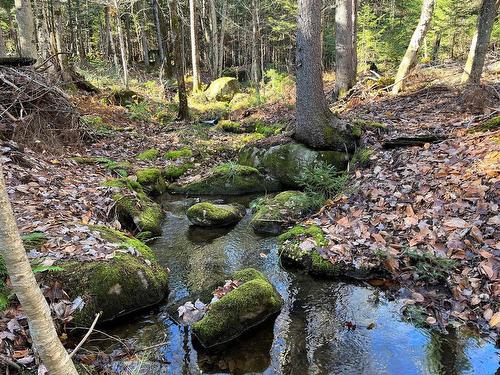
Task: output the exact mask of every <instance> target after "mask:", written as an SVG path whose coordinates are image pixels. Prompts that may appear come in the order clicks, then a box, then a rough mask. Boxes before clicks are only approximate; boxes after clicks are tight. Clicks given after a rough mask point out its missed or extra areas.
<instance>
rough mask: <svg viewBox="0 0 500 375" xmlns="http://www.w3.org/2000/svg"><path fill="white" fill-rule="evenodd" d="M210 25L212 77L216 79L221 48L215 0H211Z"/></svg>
mask: <svg viewBox="0 0 500 375" xmlns="http://www.w3.org/2000/svg"><path fill="white" fill-rule="evenodd" d="M210 19H211V22H210V25H211V31H212V33H211V43H210V47H211V50H212V78H213V79H216V78H217V77H218V75H217V67H218V66H219V49H218V48H217V9H216V6H215V0H210Z"/></svg>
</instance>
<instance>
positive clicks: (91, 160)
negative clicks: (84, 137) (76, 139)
mask: <svg viewBox="0 0 500 375" xmlns="http://www.w3.org/2000/svg"><path fill="white" fill-rule="evenodd" d="M71 160H73V161H75V162H77V163H78V164H87V165H95V164H107V163H111V162H112V160H111V159H109V158H106V157H101V156H73V157H72V158H71Z"/></svg>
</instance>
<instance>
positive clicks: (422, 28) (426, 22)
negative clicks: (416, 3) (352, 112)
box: [392, 0, 436, 95]
mask: <svg viewBox="0 0 500 375" xmlns="http://www.w3.org/2000/svg"><path fill="white" fill-rule="evenodd" d="M435 3H436V0H424V2H423V4H422V11H421V13H420V20H419V21H418V25H417V28H416V29H415V31H414V32H413V36H412V37H411V41H410V44H409V45H408V48H407V49H406V53H405V55H404V57H403V60H401V64H400V65H399V69H398V72H397V74H396V77H395V79H394V81H395V84H394V87H393V88H392V93H393V94H394V95H396V94H397V93H399V92H400V91H401V90H402V89H403V88H404V81H405V79H406V78H407V76H408V74H409V73H410V70H411V69H412V67H413V65H414V64H415V61H416V60H417V53H418V50H419V49H420V46H421V45H422V40H423V39H424V38H425V34H427V30H428V29H429V26H430V24H431V19H432V14H433V13H434V5H435Z"/></svg>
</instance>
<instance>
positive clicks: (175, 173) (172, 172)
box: [163, 163, 193, 181]
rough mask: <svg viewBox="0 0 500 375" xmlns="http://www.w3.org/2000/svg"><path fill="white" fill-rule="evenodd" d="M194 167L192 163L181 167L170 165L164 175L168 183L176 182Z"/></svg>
mask: <svg viewBox="0 0 500 375" xmlns="http://www.w3.org/2000/svg"><path fill="white" fill-rule="evenodd" d="M192 167H193V164H191V163H184V164H180V165H176V164H173V165H169V166H167V167H166V168H165V170H164V171H163V175H164V176H165V178H166V179H167V180H168V181H174V180H177V179H178V178H179V177H181V176H182V175H184V174H185V173H186V172H187V171H188V170H190V169H191V168H192Z"/></svg>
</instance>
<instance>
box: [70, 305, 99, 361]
mask: <svg viewBox="0 0 500 375" xmlns="http://www.w3.org/2000/svg"><path fill="white" fill-rule="evenodd" d="M101 314H102V311H101V312H99V313H98V314H96V316H95V319H94V321H93V322H92V325H91V326H90V328H89V330H88V332H87V333H86V334H85V336H83V339H82V340H81V341H80V342H79V343H78V345H77V346H76V348H75V349H74V350H73V351H72V352H71V353H70V355H69V358H73V356H74V355H75V354H76V352H77V351H78V349H80V348H81V347H82V345H83V344H84V343H85V341H87V339H88V338H89V336H90V335H91V334H92V331H93V330H94V327H95V325H96V324H97V321H98V320H99V317H100V316H101Z"/></svg>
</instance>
